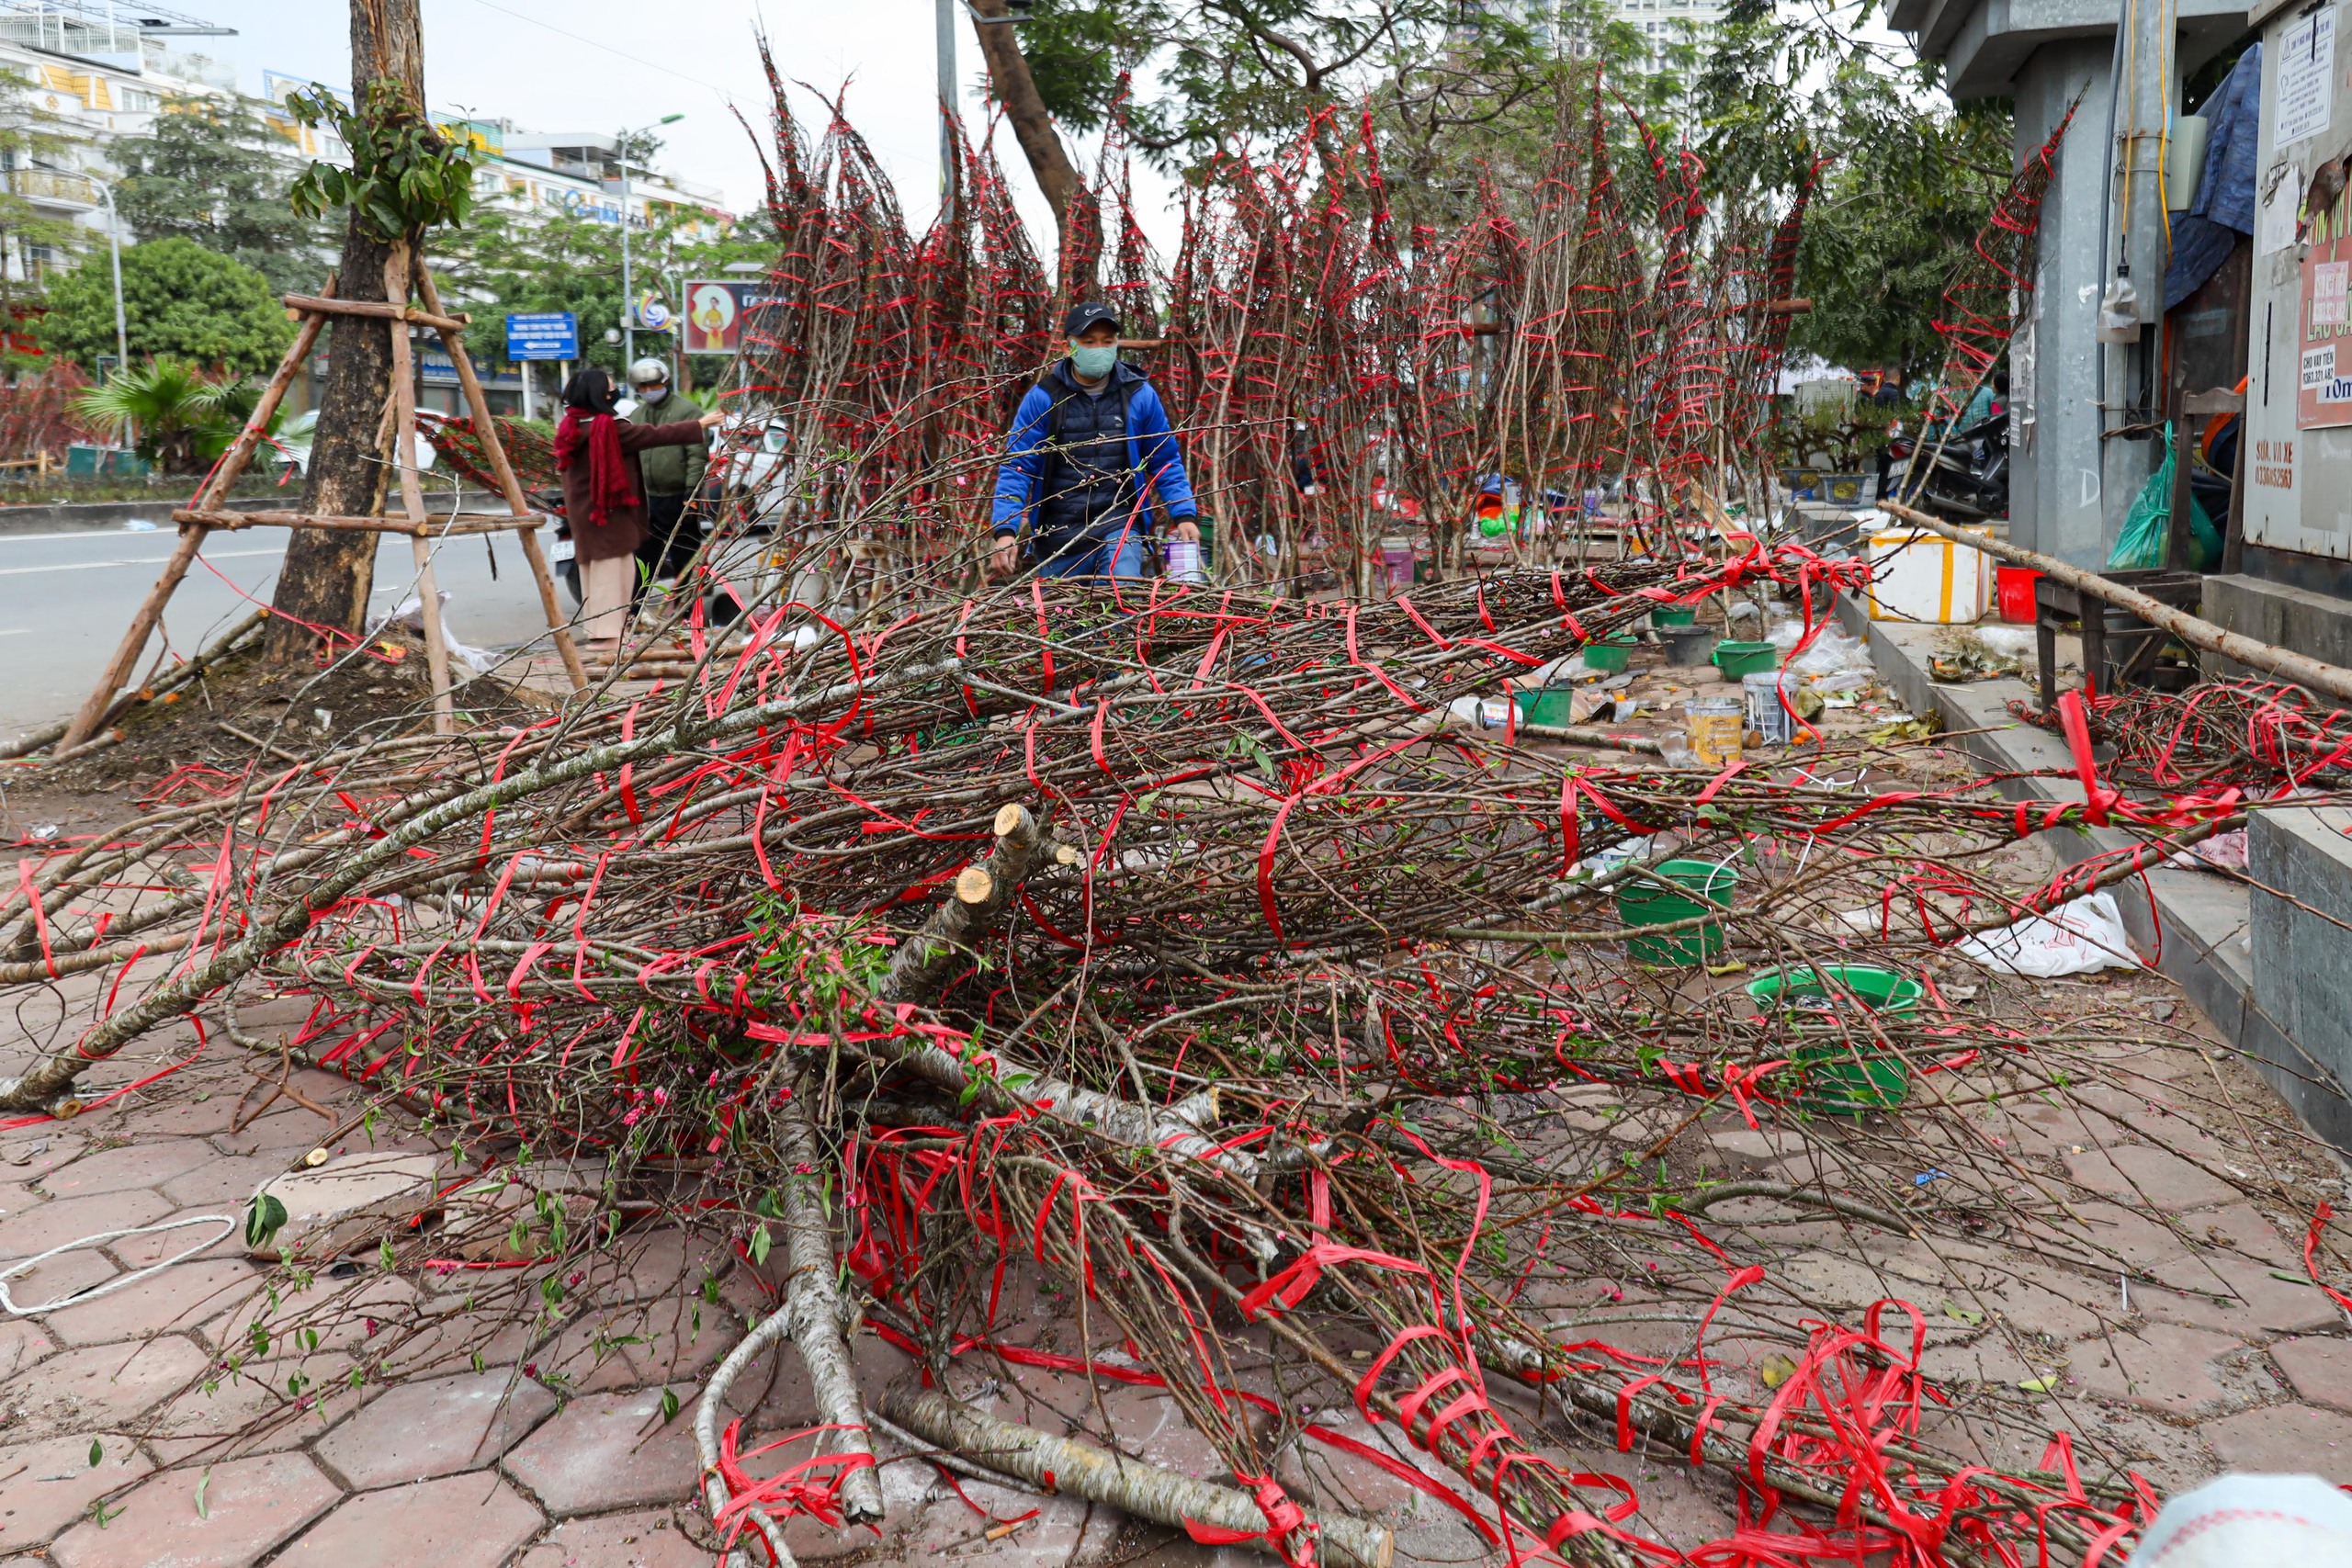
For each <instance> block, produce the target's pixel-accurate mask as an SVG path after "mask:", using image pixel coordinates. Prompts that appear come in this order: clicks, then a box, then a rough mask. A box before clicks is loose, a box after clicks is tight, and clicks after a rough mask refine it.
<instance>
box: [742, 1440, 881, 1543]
mask: <svg viewBox="0 0 2352 1568" xmlns="http://www.w3.org/2000/svg"><path fill="white" fill-rule="evenodd" d="M742 1427H743V1423H742V1422H741V1421H729V1423H727V1429H726V1430H725V1431H724V1432H721V1433H720V1434H719V1435H718V1463H717V1464H715V1465H713V1466H712V1467H711V1468H712V1469H714V1470H716V1471H717V1472H718V1479H719V1480H720V1481H721V1482H723V1483H726V1486H727V1494H728V1496H727V1502H726V1503H725V1505H724V1506H721V1507H720V1508H719V1510H718V1514H717V1515H715V1516H714V1517H712V1519H711V1521H710V1522H711V1523H712V1524H714V1525H716V1526H717V1527H718V1529H721V1530H722V1531H724V1532H725V1535H724V1538H723V1539H724V1545H725V1546H727V1547H732V1546H733V1545H734V1544H735V1538H736V1537H737V1536H739V1535H741V1534H742V1533H743V1529H744V1527H746V1526H747V1525H749V1524H750V1523H751V1522H752V1509H754V1508H757V1509H760V1510H762V1511H763V1512H765V1513H770V1514H807V1515H808V1516H809V1517H810V1518H813V1519H816V1520H818V1521H820V1523H823V1524H827V1525H830V1526H831V1527H832V1528H833V1529H840V1528H841V1523H842V1482H843V1481H845V1480H847V1479H848V1478H849V1476H850V1474H851V1473H852V1472H855V1471H860V1470H865V1469H867V1468H869V1467H871V1466H872V1465H873V1463H874V1456H873V1455H872V1454H867V1453H842V1454H819V1455H817V1456H816V1457H815V1458H813V1459H805V1460H802V1461H800V1462H799V1463H798V1464H796V1465H794V1466H792V1467H791V1468H790V1469H789V1470H786V1471H782V1472H778V1473H777V1474H775V1475H770V1476H758V1475H753V1474H752V1473H751V1472H748V1471H746V1470H745V1469H744V1468H743V1461H745V1460H751V1459H757V1458H758V1457H759V1456H760V1455H762V1454H763V1453H766V1452H768V1451H769V1450H772V1449H780V1448H784V1447H786V1446H787V1445H789V1444H792V1443H797V1442H798V1441H799V1440H800V1439H801V1438H809V1437H814V1436H815V1435H816V1434H818V1433H819V1432H845V1431H848V1430H850V1429H851V1428H849V1427H844V1426H842V1425H841V1424H840V1423H838V1422H833V1423H829V1424H827V1425H825V1426H822V1427H808V1428H807V1429H806V1430H803V1431H798V1432H795V1433H793V1434H792V1435H791V1436H790V1437H788V1438H777V1439H776V1440H775V1442H772V1443H763V1444H761V1445H760V1446H759V1447H758V1448H756V1449H753V1450H752V1451H751V1452H749V1453H739V1452H738V1451H737V1448H736V1445H737V1444H738V1443H739V1442H740V1441H741V1434H742ZM820 1477H821V1479H820Z"/></svg>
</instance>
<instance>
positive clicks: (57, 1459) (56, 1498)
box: [0, 1433, 155, 1551]
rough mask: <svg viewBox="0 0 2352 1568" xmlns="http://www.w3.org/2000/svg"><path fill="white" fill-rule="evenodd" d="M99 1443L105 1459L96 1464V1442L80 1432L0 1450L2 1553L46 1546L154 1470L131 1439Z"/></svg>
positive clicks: (116, 1439)
mask: <svg viewBox="0 0 2352 1568" xmlns="http://www.w3.org/2000/svg"><path fill="white" fill-rule="evenodd" d="M92 1441H93V1439H92V1438H88V1437H85V1436H83V1435H81V1434H78V1433H77V1434H75V1435H74V1436H73V1437H70V1438H50V1439H49V1440H48V1441H46V1442H40V1443H25V1444H21V1445H19V1446H18V1447H16V1448H10V1449H0V1551H20V1550H22V1549H24V1548H26V1547H35V1546H47V1545H48V1544H49V1543H50V1542H51V1540H55V1539H56V1537H57V1532H58V1531H60V1530H62V1529H65V1528H66V1527H67V1526H68V1525H70V1524H72V1523H73V1522H74V1520H76V1519H78V1518H81V1517H83V1516H84V1515H85V1514H87V1513H88V1512H89V1511H90V1505H91V1504H92V1503H94V1502H96V1501H97V1499H99V1498H101V1497H103V1496H105V1495H107V1493H109V1492H112V1491H114V1490H116V1489H117V1488H119V1487H121V1486H125V1485H128V1484H130V1483H131V1482H134V1481H137V1480H140V1479H141V1477H143V1476H145V1475H146V1474H147V1473H148V1472H151V1471H153V1469H154V1468H155V1467H154V1465H153V1464H152V1463H151V1462H149V1461H148V1459H147V1456H146V1455H145V1454H142V1453H141V1452H140V1451H139V1449H138V1446H137V1445H136V1444H134V1443H133V1442H131V1440H130V1438H119V1437H113V1436H108V1437H106V1438H98V1439H96V1441H98V1442H99V1443H100V1444H101V1445H102V1446H103V1448H104V1449H105V1451H106V1457H105V1459H104V1460H102V1461H100V1462H99V1463H97V1464H95V1465H93V1464H92V1463H91V1462H90V1444H91V1442H92Z"/></svg>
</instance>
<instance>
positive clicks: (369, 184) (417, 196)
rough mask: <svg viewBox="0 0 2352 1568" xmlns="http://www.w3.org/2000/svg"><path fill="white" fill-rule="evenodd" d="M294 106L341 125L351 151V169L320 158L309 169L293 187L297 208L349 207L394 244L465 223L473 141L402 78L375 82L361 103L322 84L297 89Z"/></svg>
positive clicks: (299, 112) (307, 121)
mask: <svg viewBox="0 0 2352 1568" xmlns="http://www.w3.org/2000/svg"><path fill="white" fill-rule="evenodd" d="M287 107H288V109H290V110H291V111H292V112H293V114H294V117H295V118H297V119H299V120H300V121H301V122H302V123H303V124H304V125H331V126H333V127H334V130H335V132H336V134H337V135H339V136H341V137H342V138H343V141H344V144H345V146H346V147H348V148H349V149H350V150H351V167H349V168H348V169H341V168H336V167H334V165H333V164H311V166H310V167H309V168H308V169H305V170H304V171H303V172H302V175H301V177H300V179H297V180H296V181H295V182H294V188H293V190H292V191H291V192H290V193H289V196H290V198H291V199H292V201H293V203H294V209H295V210H296V211H298V212H301V213H304V214H307V215H309V216H312V217H316V216H320V215H322V214H323V213H326V212H328V211H331V210H333V209H336V208H348V209H351V211H352V212H353V214H354V215H355V216H356V217H357V219H358V220H359V223H360V226H361V227H362V228H364V229H366V230H368V231H369V232H370V233H372V234H373V235H374V236H375V237H376V238H377V239H379V240H382V241H384V242H386V243H392V242H395V241H400V240H408V239H413V238H414V237H415V236H416V235H418V234H421V233H422V232H423V231H425V230H427V229H435V228H443V227H456V226H458V225H461V224H463V223H464V222H465V220H466V218H467V215H468V214H469V212H471V210H472V209H473V195H474V190H473V183H474V154H473V148H472V146H471V144H470V143H469V142H467V141H462V140H453V139H451V138H450V137H448V136H446V135H444V134H443V133H442V131H441V129H440V127H438V126H436V125H435V124H434V123H433V121H432V120H431V118H428V117H427V116H426V115H425V114H424V113H423V111H422V110H421V109H420V108H419V107H417V105H416V103H415V102H414V100H413V99H412V98H411V97H410V96H409V94H408V91H407V89H406V88H404V87H403V86H402V85H401V84H400V83H398V82H393V81H388V80H379V81H375V82H371V83H369V84H368V88H367V90H366V92H365V93H363V94H362V95H361V96H360V105H359V107H357V108H356V109H353V108H350V107H345V104H344V102H343V100H342V99H340V98H338V97H336V96H334V94H333V93H330V92H328V91H327V90H326V89H325V88H317V89H314V90H312V91H311V92H309V93H297V94H295V95H294V96H291V97H289V98H288V99H287Z"/></svg>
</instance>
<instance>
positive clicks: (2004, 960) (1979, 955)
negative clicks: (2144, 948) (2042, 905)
mask: <svg viewBox="0 0 2352 1568" xmlns="http://www.w3.org/2000/svg"><path fill="white" fill-rule="evenodd" d="M1953 945H1954V948H1955V950H1956V951H1957V952H1958V953H1961V955H1962V956H1963V957H1967V958H1973V959H1975V960H1976V961H1977V962H1978V963H1980V964H1984V965H1985V967H1986V968H1988V969H2000V970H2006V971H2007V973H2009V974H2011V975H2028V976H2033V977H2034V978H2036V979H2041V980H2047V979H2052V978H2054V977H2055V976H2060V975H2088V974H2092V973H2094V972H2096V971H2098V970H2101V969H2138V968H2142V967H2143V964H2141V962H2140V960H2139V959H2138V958H2137V957H2135V956H2134V955H2133V954H2132V952H2131V933H2130V932H2129V931H2125V930H2124V929H2123V917H2122V915H2121V914H2120V912H2119V911H2118V910H2117V909H2116V907H2115V895H2113V894H2112V893H2086V894H2084V895H2083V896H2082V897H2079V898H2074V899H2069V900H2068V901H2067V902H2065V903H2064V904H2061V905H2059V906H2058V908H2055V909H2052V910H2051V911H2050V913H2049V914H2047V915H2029V916H2027V917H2026V918H2025V919H2022V920H2019V921H2018V923H2017V924H2015V925H2013V926H2004V927H2002V928H2001V929H2000V930H1999V931H1985V932H1983V933H1982V934H1980V935H1977V936H1969V937H1962V939H1961V940H1960V941H1959V942H1956V943H1954V944H1953Z"/></svg>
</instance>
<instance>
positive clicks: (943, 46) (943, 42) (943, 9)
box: [933, 0, 956, 202]
mask: <svg viewBox="0 0 2352 1568" xmlns="http://www.w3.org/2000/svg"><path fill="white" fill-rule="evenodd" d="M933 23H934V25H935V27H936V28H937V31H938V51H939V199H940V200H941V201H943V202H944V201H945V200H946V199H947V193H948V192H949V191H951V190H953V189H955V188H956V141H955V138H954V137H953V136H951V135H950V134H949V133H948V125H947V117H948V116H949V115H951V114H954V113H956V0H938V15H937V16H936V17H934V18H933Z"/></svg>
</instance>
